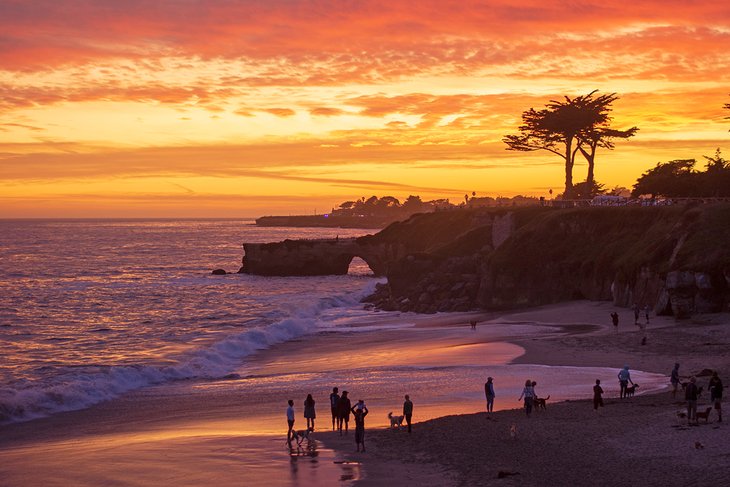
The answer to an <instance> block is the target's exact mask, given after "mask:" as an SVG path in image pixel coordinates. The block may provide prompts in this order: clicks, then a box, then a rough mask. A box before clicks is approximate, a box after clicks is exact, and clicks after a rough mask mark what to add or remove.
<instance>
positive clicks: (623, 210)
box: [370, 205, 730, 317]
mask: <svg viewBox="0 0 730 487" xmlns="http://www.w3.org/2000/svg"><path fill="white" fill-rule="evenodd" d="M448 213H455V212H448ZM472 221H473V222H478V224H475V225H473V226H472V227H471V228H470V229H468V231H464V232H461V233H459V234H453V238H452V239H451V240H450V241H448V242H441V244H440V245H439V246H436V247H434V248H430V249H428V250H424V251H421V252H412V253H409V254H408V255H407V256H405V257H404V258H402V259H399V260H397V261H394V262H391V263H390V265H389V266H388V271H387V276H388V284H387V285H384V286H381V287H380V288H379V289H378V290H377V291H376V293H375V294H374V295H373V296H371V298H370V301H371V302H373V303H375V305H377V306H379V307H382V308H385V309H400V310H407V311H416V312H427V313H428V312H436V311H451V310H466V309H475V308H486V309H494V308H505V307H516V306H532V305H539V304H547V303H555V302H559V301H564V300H571V299H592V300H612V301H613V302H614V303H615V304H616V305H619V306H633V305H634V304H638V305H639V306H642V307H643V306H645V305H649V306H650V307H652V308H653V309H654V311H655V312H657V313H663V314H674V315H675V316H677V317H684V316H688V315H689V314H691V313H696V312H700V313H702V312H717V311H730V291H729V290H730V205H717V206H697V207H693V208H687V207H681V208H680V207H650V208H645V207H618V208H616V207H614V208H581V209H572V210H555V209H550V208H530V209H521V210H515V211H514V212H504V211H502V212H495V211H491V212H487V213H483V214H481V215H474V214H473V215H472ZM409 223H410V225H411V227H412V230H413V231H414V232H416V233H419V232H420V233H424V232H427V230H426V229H430V232H431V233H440V234H443V233H444V230H443V229H442V228H440V227H439V226H438V225H434V223H436V222H427V221H421V222H419V219H418V218H414V219H412V220H411V221H410V222H409ZM421 226H423V227H424V228H420V229H419V230H416V228H417V227H421ZM387 230H388V229H386V230H385V231H384V232H381V233H383V235H380V234H379V235H377V236H376V237H379V238H386V237H387V234H386V232H387ZM393 236H395V234H393V235H391V236H390V237H388V238H393Z"/></svg>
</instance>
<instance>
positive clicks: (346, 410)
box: [337, 391, 352, 435]
mask: <svg viewBox="0 0 730 487" xmlns="http://www.w3.org/2000/svg"><path fill="white" fill-rule="evenodd" d="M351 406H352V403H351V402H350V398H348V397H347V391H342V396H341V397H340V401H339V402H338V403H337V427H338V429H339V431H340V435H342V425H343V423H344V426H345V434H347V428H348V427H349V424H350V407H351Z"/></svg>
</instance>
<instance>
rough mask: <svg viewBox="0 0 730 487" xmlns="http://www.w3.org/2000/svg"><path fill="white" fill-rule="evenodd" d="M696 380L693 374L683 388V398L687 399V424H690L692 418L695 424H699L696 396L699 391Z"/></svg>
mask: <svg viewBox="0 0 730 487" xmlns="http://www.w3.org/2000/svg"><path fill="white" fill-rule="evenodd" d="M696 382H697V379H695V378H694V376H693V377H692V378H690V380H689V384H687V387H686V388H685V390H684V399H685V400H686V401H687V424H692V420H694V422H695V424H699V423H698V422H697V396H698V392H699V391H698V390H697V384H696Z"/></svg>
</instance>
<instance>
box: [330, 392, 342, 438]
mask: <svg viewBox="0 0 730 487" xmlns="http://www.w3.org/2000/svg"><path fill="white" fill-rule="evenodd" d="M338 390H339V389H337V388H336V387H333V388H332V394H330V408H331V409H332V431H334V430H335V427H336V424H337V423H338V422H339V421H338V418H339V409H338V408H337V404H338V403H339V402H340V395H339V394H337V391H338Z"/></svg>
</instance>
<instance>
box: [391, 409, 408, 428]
mask: <svg viewBox="0 0 730 487" xmlns="http://www.w3.org/2000/svg"><path fill="white" fill-rule="evenodd" d="M404 419H405V416H393V411H391V412H389V413H388V420H389V421H390V427H391V428H398V429H402V428H403V420H404Z"/></svg>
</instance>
